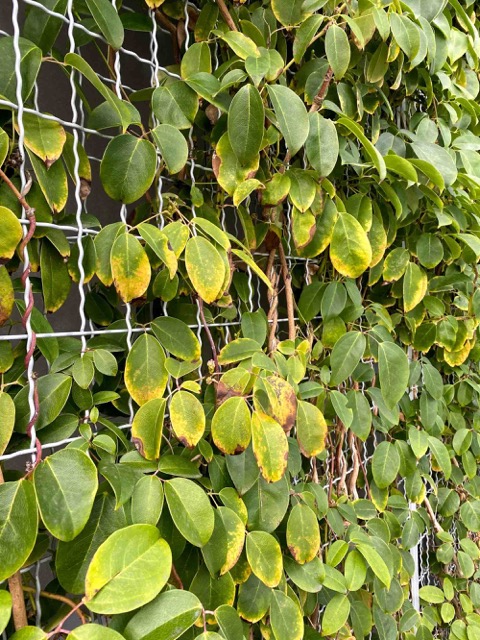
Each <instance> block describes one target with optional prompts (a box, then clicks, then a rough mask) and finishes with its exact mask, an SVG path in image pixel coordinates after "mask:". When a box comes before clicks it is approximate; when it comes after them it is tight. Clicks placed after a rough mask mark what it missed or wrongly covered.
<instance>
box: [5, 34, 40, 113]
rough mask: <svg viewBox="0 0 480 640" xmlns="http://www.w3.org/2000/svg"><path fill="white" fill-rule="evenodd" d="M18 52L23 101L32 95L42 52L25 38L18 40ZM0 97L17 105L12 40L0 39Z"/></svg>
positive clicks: (7, 38)
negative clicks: (0, 64)
mask: <svg viewBox="0 0 480 640" xmlns="http://www.w3.org/2000/svg"><path fill="white" fill-rule="evenodd" d="M18 48H19V51H20V60H19V62H20V73H21V76H22V99H23V100H24V101H25V100H27V98H28V97H29V96H30V94H31V93H32V89H33V86H34V84H35V81H36V79H37V75H38V72H39V70H40V65H41V62H42V52H41V50H40V49H39V48H38V47H36V46H35V45H34V44H33V42H30V41H29V40H26V39H25V38H19V39H18ZM0 60H1V61H2V66H1V68H0V95H1V96H4V97H5V98H6V99H7V100H10V101H11V102H13V103H14V104H17V80H16V75H15V71H16V64H15V62H16V54H15V45H14V38H13V37H12V36H2V38H0Z"/></svg>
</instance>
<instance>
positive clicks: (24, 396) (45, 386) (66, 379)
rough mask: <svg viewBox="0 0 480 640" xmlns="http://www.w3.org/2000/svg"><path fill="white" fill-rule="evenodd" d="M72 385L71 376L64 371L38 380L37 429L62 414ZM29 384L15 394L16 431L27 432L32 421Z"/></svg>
mask: <svg viewBox="0 0 480 640" xmlns="http://www.w3.org/2000/svg"><path fill="white" fill-rule="evenodd" d="M71 386H72V379H71V378H70V376H65V375H63V373H49V374H47V375H45V376H42V377H41V378H39V380H38V382H37V392H38V401H39V412H38V418H37V420H36V422H35V429H36V430H37V431H39V430H40V429H43V428H44V427H46V426H47V425H49V424H50V423H51V422H53V421H54V420H55V418H57V416H59V415H60V412H61V411H62V409H63V407H64V406H65V403H66V402H67V399H68V396H69V395H70V389H71ZM28 394H29V389H28V385H27V386H25V387H23V389H21V390H20V391H19V392H18V393H17V395H16V396H15V400H14V402H15V410H16V419H15V431H18V432H19V433H25V432H26V430H27V425H28V423H29V421H30V406H29V403H28Z"/></svg>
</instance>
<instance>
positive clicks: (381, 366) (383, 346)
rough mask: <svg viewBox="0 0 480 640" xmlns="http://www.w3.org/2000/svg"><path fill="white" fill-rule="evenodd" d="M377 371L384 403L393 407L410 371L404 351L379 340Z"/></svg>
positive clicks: (403, 388) (406, 384) (404, 386)
mask: <svg viewBox="0 0 480 640" xmlns="http://www.w3.org/2000/svg"><path fill="white" fill-rule="evenodd" d="M378 373H379V378H380V389H381V390H382V396H383V399H384V401H385V404H386V405H387V407H389V408H390V409H393V408H394V407H395V405H396V404H397V402H399V401H400V400H401V398H403V394H404V393H405V392H406V391H407V388H408V379H409V374H410V371H409V366H408V358H407V355H406V353H405V351H404V350H403V349H402V348H401V347H399V346H398V345H396V344H395V343H393V342H381V343H380V344H379V345H378ZM379 486H380V485H379Z"/></svg>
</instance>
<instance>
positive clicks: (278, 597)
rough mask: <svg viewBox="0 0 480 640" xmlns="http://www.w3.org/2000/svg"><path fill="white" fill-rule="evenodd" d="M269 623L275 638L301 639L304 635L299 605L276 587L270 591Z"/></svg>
mask: <svg viewBox="0 0 480 640" xmlns="http://www.w3.org/2000/svg"><path fill="white" fill-rule="evenodd" d="M270 623H271V625H272V631H273V635H274V637H275V640H301V639H302V638H303V637H304V635H303V632H304V623H303V617H302V612H301V610H300V607H299V606H298V604H297V602H296V601H295V600H293V599H292V598H289V597H288V596H287V595H285V594H284V593H283V591H279V590H277V589H275V590H274V591H272V600H271V604H270Z"/></svg>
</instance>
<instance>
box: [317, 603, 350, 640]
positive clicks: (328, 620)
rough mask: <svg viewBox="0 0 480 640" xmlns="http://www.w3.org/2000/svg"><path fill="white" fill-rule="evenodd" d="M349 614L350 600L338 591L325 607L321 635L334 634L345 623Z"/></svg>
mask: <svg viewBox="0 0 480 640" xmlns="http://www.w3.org/2000/svg"><path fill="white" fill-rule="evenodd" d="M349 614H350V601H349V599H348V598H347V596H345V595H343V594H341V593H338V594H337V595H335V596H333V598H332V599H331V600H330V602H329V603H328V604H327V606H326V607H325V611H324V612H323V617H322V635H324V636H334V635H335V634H336V633H337V631H339V630H340V629H341V628H342V627H343V625H344V624H345V623H346V621H347V619H348V616H349Z"/></svg>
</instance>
